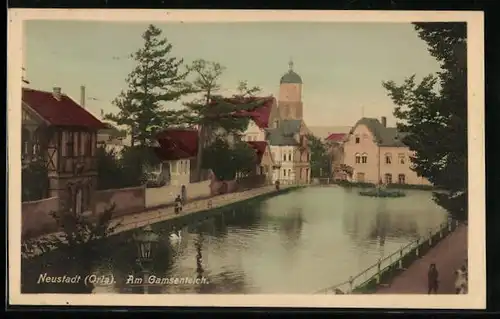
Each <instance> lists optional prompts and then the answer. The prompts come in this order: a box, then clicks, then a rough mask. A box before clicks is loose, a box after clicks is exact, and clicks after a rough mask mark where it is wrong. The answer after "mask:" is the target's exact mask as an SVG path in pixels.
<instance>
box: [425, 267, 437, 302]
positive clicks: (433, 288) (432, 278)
mask: <svg viewBox="0 0 500 319" xmlns="http://www.w3.org/2000/svg"><path fill="white" fill-rule="evenodd" d="M427 280H428V281H427V285H428V292H427V293H428V294H429V295H430V294H431V293H434V294H437V291H438V287H439V272H438V270H437V268H436V264H434V263H432V264H431V265H430V266H429V272H428V273H427Z"/></svg>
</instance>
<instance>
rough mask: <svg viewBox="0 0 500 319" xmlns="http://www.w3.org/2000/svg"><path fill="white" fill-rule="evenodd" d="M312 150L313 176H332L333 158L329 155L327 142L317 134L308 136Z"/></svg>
mask: <svg viewBox="0 0 500 319" xmlns="http://www.w3.org/2000/svg"><path fill="white" fill-rule="evenodd" d="M307 141H308V144H309V149H310V151H311V160H310V165H311V177H330V176H331V173H332V159H331V157H330V156H329V155H328V151H327V149H326V147H325V144H323V142H322V141H321V140H320V139H319V138H317V137H316V136H314V135H312V134H309V135H308V136H307Z"/></svg>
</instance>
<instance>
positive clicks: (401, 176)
mask: <svg viewBox="0 0 500 319" xmlns="http://www.w3.org/2000/svg"><path fill="white" fill-rule="evenodd" d="M398 183H399V184H405V183H406V176H405V174H399V175H398Z"/></svg>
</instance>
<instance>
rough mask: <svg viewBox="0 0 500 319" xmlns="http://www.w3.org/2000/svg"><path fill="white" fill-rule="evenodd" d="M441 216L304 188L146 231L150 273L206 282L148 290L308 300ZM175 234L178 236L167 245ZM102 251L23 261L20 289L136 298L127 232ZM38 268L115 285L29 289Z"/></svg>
mask: <svg viewBox="0 0 500 319" xmlns="http://www.w3.org/2000/svg"><path fill="white" fill-rule="evenodd" d="M415 203H418V205H415ZM445 219H446V214H445V213H444V212H443V211H442V210H441V209H440V208H439V207H437V206H436V205H435V204H434V203H433V202H432V200H431V196H430V193H427V192H418V191H416V192H411V191H409V192H408V193H407V197H405V198H398V199H373V198H366V197H359V196H358V195H357V192H355V191H352V190H344V189H342V188H310V189H305V190H301V191H296V192H293V193H289V194H285V195H281V196H277V197H273V198H269V199H266V200H264V201H262V202H252V203H245V204H242V205H239V206H232V207H231V208H228V209H226V210H224V211H222V212H219V213H217V214H216V215H213V216H210V217H208V218H207V217H203V219H201V220H199V221H195V222H192V223H191V224H190V225H172V224H169V223H159V224H156V225H153V229H154V230H155V232H157V233H158V234H159V236H160V245H159V247H158V250H157V253H156V254H155V255H154V256H153V257H154V263H153V265H154V267H153V269H152V271H151V273H152V274H154V275H155V276H158V277H169V278H198V279H203V278H205V279H207V280H208V284H191V285H189V284H178V285H157V286H152V287H150V288H149V293H311V292H314V291H317V290H319V289H322V288H324V287H325V286H329V285H331V284H334V283H337V282H341V281H343V280H345V279H346V278H348V277H349V276H350V275H354V274H356V273H358V272H359V271H361V270H363V269H364V268H366V267H367V266H369V265H371V264H373V263H374V262H375V261H376V260H377V259H378V258H380V257H382V256H384V255H387V254H389V253H392V252H394V251H397V249H399V248H400V247H401V245H403V244H405V243H407V242H409V241H410V240H411V239H412V238H414V237H415V236H417V235H419V234H427V232H428V229H429V228H432V227H436V226H437V225H439V223H441V222H443V221H444V220H445ZM179 229H180V231H181V237H180V239H179V240H176V241H173V240H171V239H170V234H171V233H172V232H176V231H177V230H179ZM107 245H108V247H111V248H107V250H106V253H105V254H94V255H88V254H87V255H83V256H85V257H84V258H79V259H74V260H66V259H67V258H66V257H65V256H64V255H63V254H61V252H58V253H50V254H47V255H46V256H44V257H43V258H38V259H36V260H33V261H30V262H29V263H26V262H23V265H22V267H23V271H22V273H23V281H22V289H23V292H67V293H88V292H93V293H101V292H110V291H114V292H121V293H143V288H142V287H137V286H131V285H127V284H126V279H127V277H128V276H129V275H130V274H139V273H140V269H139V268H138V265H137V262H136V256H137V248H136V245H135V243H134V242H133V240H132V234H131V233H124V234H121V235H119V236H115V237H113V238H112V239H109V240H108V241H107ZM98 255H104V256H105V257H100V258H97V257H96V256H98ZM65 258H66V259H65ZM42 271H44V272H47V273H50V274H53V275H57V274H59V275H60V274H66V273H67V274H81V273H96V274H113V276H114V278H115V279H116V283H115V284H114V285H113V286H107V287H93V286H89V287H87V286H81V285H80V286H75V285H72V286H69V287H66V286H61V285H44V286H40V285H36V284H35V283H36V279H37V278H38V277H37V276H38V275H39V274H40V272H42ZM68 289H71V290H68Z"/></svg>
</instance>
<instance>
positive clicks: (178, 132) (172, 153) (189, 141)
mask: <svg viewBox="0 0 500 319" xmlns="http://www.w3.org/2000/svg"><path fill="white" fill-rule="evenodd" d="M157 140H158V143H159V144H160V147H157V148H155V152H156V155H158V157H160V158H161V159H162V160H164V161H167V160H178V159H184V158H190V157H195V156H196V155H197V154H198V131H196V130H190V129H168V130H164V131H162V132H160V133H158V134H157Z"/></svg>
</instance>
